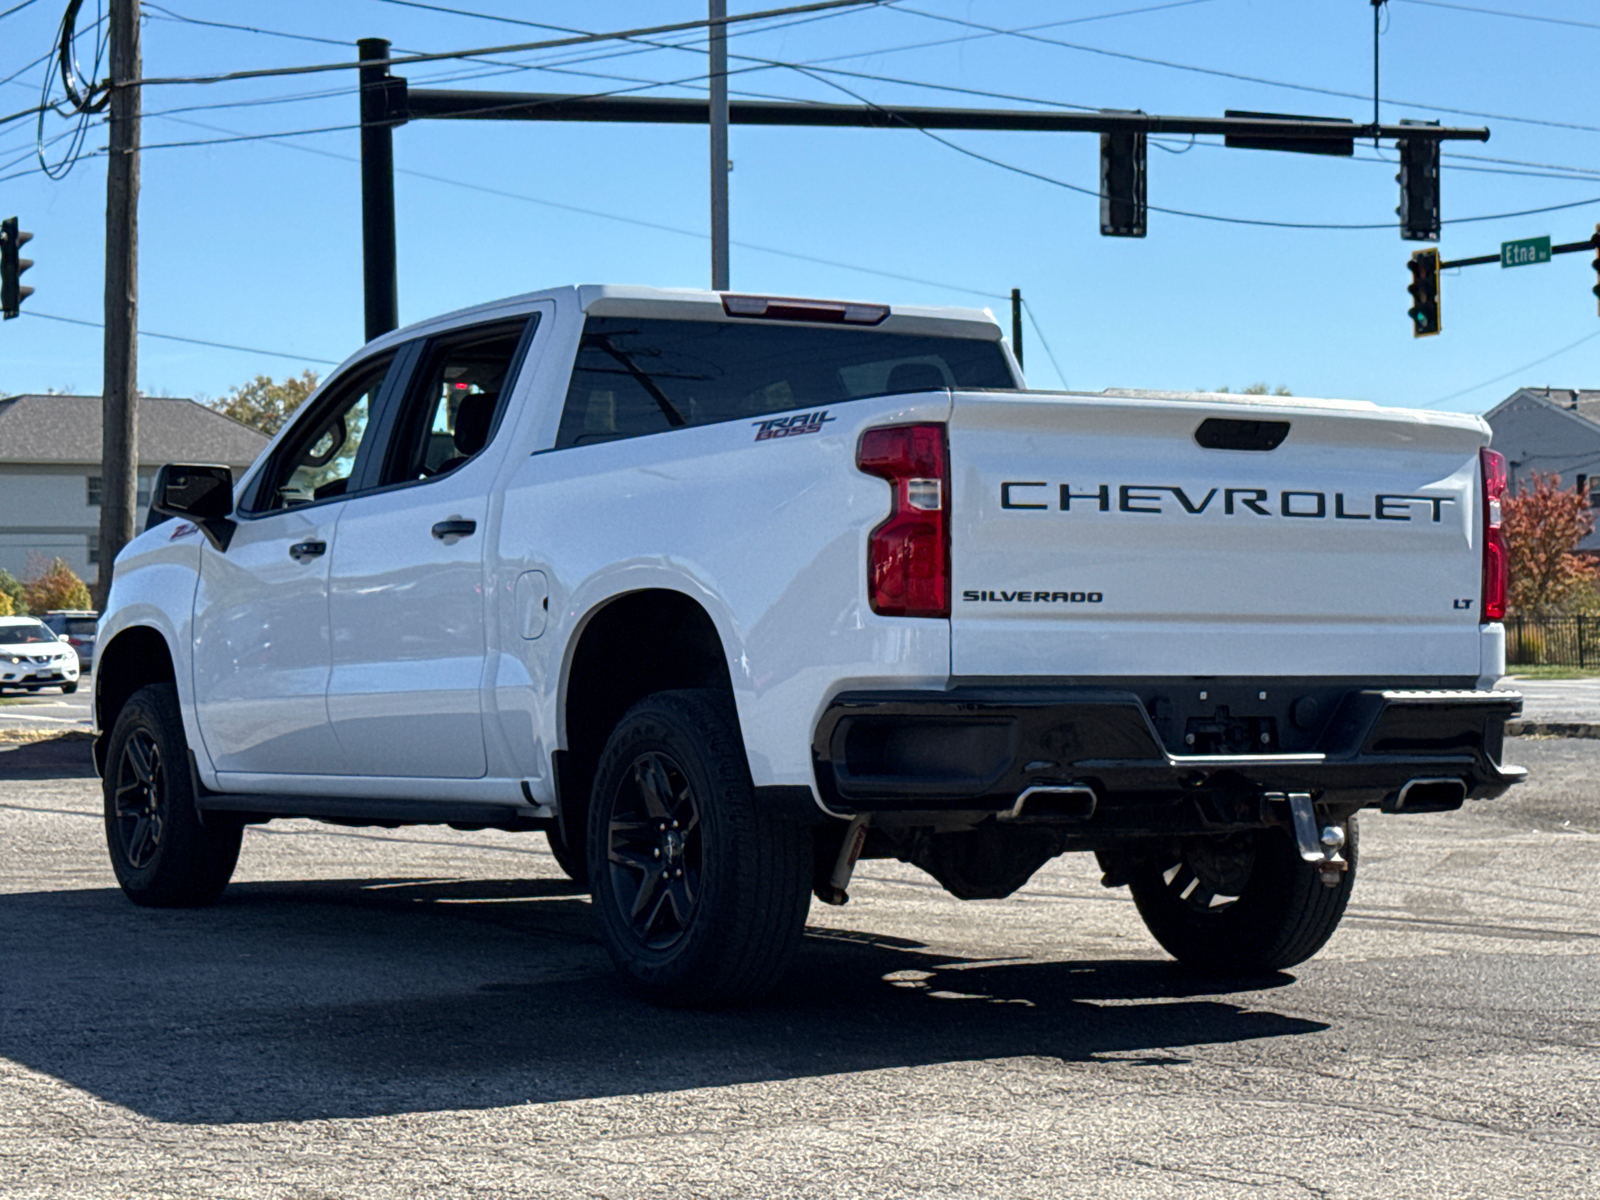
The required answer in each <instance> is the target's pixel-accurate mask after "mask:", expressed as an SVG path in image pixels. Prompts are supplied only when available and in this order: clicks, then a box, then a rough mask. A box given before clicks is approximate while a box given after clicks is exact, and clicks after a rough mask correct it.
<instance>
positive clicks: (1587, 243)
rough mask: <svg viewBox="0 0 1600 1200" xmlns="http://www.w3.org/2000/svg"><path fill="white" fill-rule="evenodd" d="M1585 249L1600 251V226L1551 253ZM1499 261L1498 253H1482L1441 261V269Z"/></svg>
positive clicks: (1551, 250)
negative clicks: (1582, 238)
mask: <svg viewBox="0 0 1600 1200" xmlns="http://www.w3.org/2000/svg"><path fill="white" fill-rule="evenodd" d="M1584 250H1597V251H1600V226H1596V227H1595V232H1594V236H1593V237H1590V238H1586V239H1584V240H1583V241H1581V242H1567V243H1565V244H1563V245H1560V246H1551V247H1550V253H1551V254H1578V253H1581V252H1582V251H1584ZM1499 261H1500V255H1498V254H1480V255H1478V256H1477V257H1476V258H1452V259H1450V261H1448V262H1441V263H1440V264H1439V269H1440V270H1441V271H1448V270H1450V269H1451V268H1452V267H1482V266H1487V265H1488V264H1489V263H1497V262H1499Z"/></svg>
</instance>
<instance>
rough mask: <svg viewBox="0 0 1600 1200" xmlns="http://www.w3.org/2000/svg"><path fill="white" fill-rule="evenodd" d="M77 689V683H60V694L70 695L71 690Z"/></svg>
mask: <svg viewBox="0 0 1600 1200" xmlns="http://www.w3.org/2000/svg"><path fill="white" fill-rule="evenodd" d="M77 690H78V685H77V684H75V683H63V684H62V685H61V694H62V695H63V696H70V695H72V693H73V692H75V691H77Z"/></svg>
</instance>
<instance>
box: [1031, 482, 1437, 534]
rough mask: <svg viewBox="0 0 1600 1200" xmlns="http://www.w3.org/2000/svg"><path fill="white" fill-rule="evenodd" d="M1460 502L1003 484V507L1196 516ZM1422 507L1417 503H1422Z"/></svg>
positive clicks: (1426, 516)
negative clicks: (1077, 488)
mask: <svg viewBox="0 0 1600 1200" xmlns="http://www.w3.org/2000/svg"><path fill="white" fill-rule="evenodd" d="M1454 503H1456V501H1455V498H1454V497H1452V496H1406V495H1400V494H1397V493H1383V492H1380V493H1379V494H1377V495H1375V496H1372V497H1370V498H1369V497H1367V496H1346V495H1345V494H1344V493H1343V492H1334V493H1333V495H1332V496H1329V494H1328V493H1327V492H1317V491H1309V490H1307V491H1295V490H1292V489H1288V490H1284V491H1280V492H1271V491H1268V489H1266V488H1249V487H1231V488H1211V489H1209V490H1207V491H1206V492H1205V493H1204V494H1201V493H1200V492H1199V489H1195V494H1194V495H1191V494H1190V493H1189V492H1188V491H1187V490H1185V489H1184V488H1181V487H1177V486H1175V485H1173V484H1164V483H1124V484H1121V485H1119V486H1118V487H1117V488H1116V490H1115V493H1113V491H1112V487H1111V485H1110V484H1109V483H1102V484H1101V485H1100V486H1099V487H1096V488H1093V489H1092V490H1088V491H1074V490H1073V488H1072V485H1071V484H1070V483H1062V484H1049V483H1046V482H1044V481H1043V480H1018V479H1010V480H1007V481H1006V482H1004V483H1002V484H1001V485H1000V507H1001V508H1011V509H1051V508H1054V509H1055V510H1057V511H1058V512H1082V511H1084V510H1086V509H1087V510H1091V511H1095V512H1111V511H1112V506H1113V504H1114V505H1115V506H1116V511H1117V512H1125V513H1153V514H1156V515H1158V516H1159V515H1164V514H1175V513H1187V514H1188V515H1190V516H1197V515H1199V514H1200V513H1203V512H1205V511H1206V510H1207V509H1210V510H1211V511H1212V512H1220V513H1221V514H1222V515H1223V516H1225V517H1233V516H1257V517H1277V516H1282V517H1310V518H1311V519H1313V520H1315V519H1318V518H1332V519H1333V520H1336V521H1373V520H1377V521H1411V520H1419V521H1428V522H1430V523H1431V524H1434V525H1437V524H1439V522H1440V521H1441V520H1442V519H1443V516H1444V506H1445V505H1447V504H1454ZM1419 505H1420V506H1422V507H1418V506H1419Z"/></svg>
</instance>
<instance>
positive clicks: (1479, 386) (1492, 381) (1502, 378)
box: [1418, 329, 1600, 408]
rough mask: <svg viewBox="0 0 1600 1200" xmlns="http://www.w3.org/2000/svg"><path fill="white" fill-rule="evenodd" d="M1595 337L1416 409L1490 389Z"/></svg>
mask: <svg viewBox="0 0 1600 1200" xmlns="http://www.w3.org/2000/svg"><path fill="white" fill-rule="evenodd" d="M1597 337H1600V329H1596V330H1595V331H1594V332H1593V333H1588V334H1585V335H1584V336H1583V337H1581V338H1579V339H1578V340H1577V341H1575V342H1572V343H1570V344H1569V345H1566V346H1563V347H1561V349H1559V350H1552V351H1551V352H1550V353H1549V354H1546V355H1545V356H1544V357H1543V358H1536V359H1534V360H1533V361H1532V362H1526V363H1523V364H1522V365H1521V366H1520V367H1515V368H1513V369H1512V370H1509V371H1507V372H1506V373H1505V374H1504V375H1496V376H1495V377H1494V378H1493V379H1485V380H1484V381H1483V382H1482V383H1475V384H1473V385H1472V386H1471V387H1469V388H1462V389H1461V390H1460V391H1459V392H1451V393H1450V394H1449V395H1448V396H1440V397H1439V398H1438V399H1437V400H1429V401H1428V402H1427V403H1426V404H1421V405H1418V407H1419V408H1434V407H1436V406H1437V405H1440V404H1448V403H1449V402H1450V401H1452V400H1459V399H1461V397H1462V396H1467V395H1470V394H1471V393H1473V392H1476V391H1479V390H1481V389H1483V388H1486V387H1490V386H1492V385H1493V384H1496V383H1504V382H1505V381H1506V380H1507V379H1510V378H1511V377H1512V376H1514V375H1520V374H1522V373H1523V372H1524V371H1528V370H1532V369H1533V368H1534V367H1537V366H1541V365H1542V364H1544V363H1547V362H1549V361H1550V360H1551V359H1552V358H1558V357H1560V356H1561V355H1563V354H1565V353H1567V351H1569V350H1576V349H1577V348H1578V347H1579V346H1581V345H1583V344H1584V343H1585V342H1592V341H1594V339H1595V338H1597Z"/></svg>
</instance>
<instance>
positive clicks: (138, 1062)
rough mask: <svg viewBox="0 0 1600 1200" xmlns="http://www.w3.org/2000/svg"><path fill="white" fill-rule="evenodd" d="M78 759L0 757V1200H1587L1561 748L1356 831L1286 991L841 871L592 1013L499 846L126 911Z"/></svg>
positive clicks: (445, 834) (1589, 1145)
mask: <svg viewBox="0 0 1600 1200" xmlns="http://www.w3.org/2000/svg"><path fill="white" fill-rule="evenodd" d="M84 749H85V747H84V743H83V742H82V741H81V740H80V741H76V742H71V741H68V742H51V743H45V744H42V745H36V746H21V747H17V748H12V749H3V750H0V855H3V862H4V864H5V866H4V870H3V871H0V1195H4V1196H5V1197H7V1198H8V1200H10V1198H13V1197H26V1198H33V1197H51V1198H56V1197H115V1198H118V1200H123V1198H137V1200H145V1198H147V1197H148V1198H153V1197H185V1198H187V1197H195V1198H201V1197H203V1198H206V1200H214V1198H218V1197H240V1198H244V1197H250V1198H256V1197H260V1198H263V1200H269V1198H270V1200H279V1198H289V1200H334V1198H340V1200H342V1198H345V1197H356V1196H360V1197H363V1198H369V1197H370V1198H375V1200H388V1198H391V1197H394V1198H401V1197H403V1198H407V1200H410V1198H418V1200H420V1198H423V1197H426V1198H427V1200H449V1198H454V1197H470V1198H474V1200H478V1198H482V1200H488V1198H496V1200H498V1198H510V1197H519V1198H520V1197H541V1198H542V1197H595V1196H603V1197H611V1198H621V1197H635V1196H641V1197H658V1196H659V1197H684V1196H695V1197H701V1196H715V1197H723V1196H728V1197H733V1196H739V1197H743V1196H751V1197H763V1198H765V1197H774V1196H784V1197H787V1196H807V1197H811V1196H816V1197H849V1198H852V1200H853V1198H857V1197H863V1196H871V1197H913V1196H914V1197H930V1196H937V1197H945V1196H948V1197H1008V1198H1009V1197H1033V1196H1062V1197H1074V1198H1078V1197H1126V1196H1136V1197H1145V1196H1149V1197H1183V1198H1185V1200H1192V1198H1200V1200H1204V1198H1211V1197H1216V1198H1227V1200H1233V1198H1235V1197H1238V1196H1242V1195H1251V1196H1257V1197H1268V1198H1277V1197H1285V1198H1287V1197H1303V1196H1306V1195H1315V1196H1322V1197H1352V1198H1354V1197H1363V1198H1364V1197H1373V1196H1384V1197H1419V1198H1420V1197H1428V1198H1429V1200H1434V1198H1441V1197H1484V1196H1493V1197H1501V1196H1517V1197H1561V1198H1563V1200H1567V1198H1570V1197H1579V1196H1595V1195H1600V798H1597V788H1596V783H1595V780H1596V778H1597V776H1600V770H1597V768H1600V741H1593V740H1579V739H1517V740H1514V741H1513V742H1511V743H1510V754H1509V757H1510V758H1512V759H1513V760H1514V761H1519V762H1522V763H1524V764H1525V765H1527V766H1528V767H1529V768H1530V769H1531V770H1532V772H1533V776H1532V780H1531V781H1530V782H1529V783H1527V784H1524V785H1522V786H1520V787H1518V788H1515V789H1513V790H1512V792H1510V793H1509V794H1508V795H1507V796H1506V797H1504V798H1502V799H1499V800H1494V801H1485V802H1479V803H1475V804H1472V805H1470V806H1469V807H1468V808H1467V809H1465V810H1463V811H1462V812H1459V813H1450V814H1436V815H1429V816H1413V817H1387V816H1382V815H1378V814H1364V815H1363V818H1362V848H1363V860H1362V863H1361V866H1360V872H1361V876H1360V879H1359V880H1358V883H1357V886H1356V889H1355V896H1354V900H1353V901H1352V907H1351V910H1350V913H1349V914H1348V916H1347V917H1346V919H1345V922H1344V924H1343V926H1342V927H1341V929H1340V931H1339V932H1338V933H1337V934H1336V935H1335V937H1334V939H1333V941H1332V942H1331V943H1330V944H1329V946H1328V947H1327V948H1326V949H1325V950H1324V951H1323V952H1322V954H1321V955H1319V956H1318V957H1317V958H1315V959H1313V960H1312V961H1311V962H1309V963H1306V964H1304V965H1303V966H1301V967H1297V968H1295V969H1294V970H1292V971H1288V972H1282V973H1278V974H1275V975H1271V976H1267V977H1263V978H1257V979H1250V980H1245V981H1223V980H1218V979H1214V978H1210V977H1207V976H1204V975H1198V974H1195V973H1193V972H1189V971H1186V970H1183V969H1181V968H1179V967H1177V966H1175V965H1174V964H1172V963H1170V962H1169V961H1167V960H1166V959H1165V958H1164V956H1163V955H1162V953H1161V952H1160V950H1159V949H1158V948H1157V947H1156V946H1155V944H1154V943H1153V942H1152V941H1151V940H1150V938H1149V937H1148V935H1147V934H1146V933H1145V931H1144V929H1143V927H1142V926H1141V925H1140V923H1139V921H1138V919H1137V916H1136V914H1135V912H1134V910H1133V906H1132V904H1131V902H1130V901H1129V900H1128V898H1127V895H1126V893H1125V892H1121V891H1106V890H1105V889H1103V888H1101V887H1100V885H1099V881H1098V872H1097V871H1096V870H1095V867H1094V864H1093V861H1092V859H1089V858H1087V857H1085V856H1082V855H1077V856H1068V857H1066V858H1063V859H1059V860H1057V861H1056V862H1054V863H1052V864H1050V865H1048V866H1047V867H1046V868H1045V869H1044V870H1043V871H1041V872H1040V874H1039V875H1038V876H1037V877H1036V878H1035V879H1034V881H1033V882H1032V883H1031V884H1030V885H1029V886H1028V887H1027V888H1025V889H1024V890H1023V891H1022V892H1020V893H1019V894H1018V895H1016V896H1014V897H1012V898H1010V899H1008V900H1003V901H984V902H977V903H961V902H958V901H956V900H954V899H952V898H950V897H948V896H946V895H944V894H943V893H942V892H941V891H940V890H939V888H938V887H937V885H935V884H934V883H933V882H932V881H931V880H929V879H927V878H926V877H925V876H923V875H921V874H920V873H918V872H916V871H915V870H913V869H911V868H908V867H905V866H902V865H900V864H893V863H881V862H869V863H865V864H863V865H862V868H861V870H860V872H859V874H858V875H857V877H856V881H855V883H854V884H853V886H852V887H851V894H852V897H853V899H852V901H851V903H850V904H849V906H847V907H845V908H843V909H832V908H824V907H822V906H820V905H814V906H813V909H812V913H811V926H810V932H809V935H808V937H807V938H806V940H805V945H804V948H803V951H802V955H801V958H800V961H799V962H798V963H797V965H796V969H795V971H794V972H793V974H792V975H791V977H790V979H789V980H788V982H787V983H786V984H785V986H784V988H783V989H782V990H781V992H780V993H779V995H778V996H777V997H776V998H775V999H773V1000H772V1001H771V1002H769V1003H767V1004H764V1005H761V1006H759V1007H756V1008H752V1009H748V1010H744V1011H738V1012H730V1013H689V1012H669V1011H663V1010H659V1009H654V1008H651V1007H649V1006H647V1005H644V1004H641V1003H639V1002H637V1001H635V1000H632V999H630V998H628V997H627V996H626V995H625V994H623V993H622V992H621V991H619V989H618V988H617V986H616V984H615V982H614V980H613V977H612V974H611V971H610V968H609V964H608V963H607V961H606V958H605V955H604V953H603V951H602V950H601V948H600V946H599V944H598V942H597V940H596V937H595V929H594V924H593V921H592V919H591V913H590V911H589V906H588V903H587V901H586V900H585V899H584V898H583V897H582V896H581V895H580V894H579V893H578V892H577V891H576V890H575V889H574V888H573V887H572V886H571V885H570V884H569V883H567V882H566V881H565V880H564V879H563V878H562V877H561V875H560V873H559V871H558V870H557V868H556V866H555V863H554V861H553V859H551V857H550V856H549V854H548V853H547V852H546V850H545V848H544V843H543V840H542V839H541V838H539V837H538V836H536V835H513V834H499V833H493V832H481V833H456V832H452V831H449V830H438V829H431V828H428V829H410V830H396V831H392V832H386V831H382V830H359V829H339V828H335V827H331V826H326V825H319V824H315V823H311V822H301V821H290V822H279V823H273V824H271V825H268V826H264V827H253V828H251V829H250V830H249V831H248V832H247V834H246V837H245V846H244V853H243V857H242V859H241V862H240V868H239V871H238V874H237V875H236V877H235V883H234V884H233V886H232V887H230V888H229V890H228V892H227V893H226V895H225V896H224V897H223V900H222V902H221V903H220V904H218V905H217V906H216V907H213V908H209V909H203V910H196V911H150V910H141V909H136V908H134V907H133V906H132V905H130V904H128V903H127V902H126V901H125V900H124V899H123V897H122V896H121V894H120V893H119V892H118V891H117V890H116V888H115V885H114V882H113V880H112V877H111V872H110V869H109V866H108V865H107V863H106V859H105V852H104V849H103V846H102V844H101V825H100V818H99V792H98V783H97V781H96V780H94V779H93V778H92V777H91V775H90V772H89V771H88V769H87V765H86V762H85V758H84Z"/></svg>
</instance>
